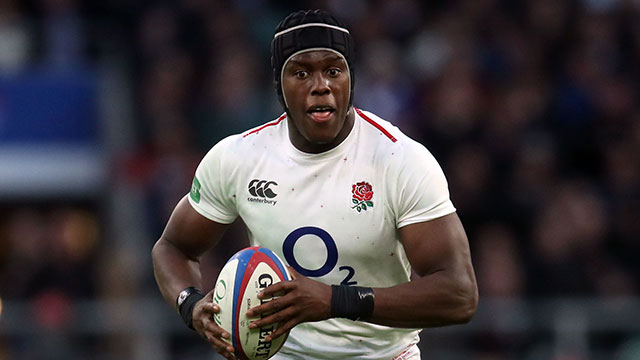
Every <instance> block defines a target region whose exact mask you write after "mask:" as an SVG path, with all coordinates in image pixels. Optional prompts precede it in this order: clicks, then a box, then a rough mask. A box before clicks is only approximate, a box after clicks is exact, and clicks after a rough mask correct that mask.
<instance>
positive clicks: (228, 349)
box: [205, 333, 233, 355]
mask: <svg viewBox="0 0 640 360" xmlns="http://www.w3.org/2000/svg"><path fill="white" fill-rule="evenodd" d="M205 340H207V342H208V343H209V344H211V347H213V349H214V350H215V351H217V352H218V353H220V354H223V355H224V353H228V354H231V353H233V346H231V344H229V343H227V342H225V341H224V340H222V339H220V338H219V337H217V336H215V335H214V334H212V333H207V334H206V335H205Z"/></svg>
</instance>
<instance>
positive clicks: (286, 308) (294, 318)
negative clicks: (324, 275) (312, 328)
mask: <svg viewBox="0 0 640 360" xmlns="http://www.w3.org/2000/svg"><path fill="white" fill-rule="evenodd" d="M289 272H290V273H291V276H292V278H293V280H291V281H282V282H279V283H276V284H273V285H271V286H269V287H267V288H266V289H264V290H262V291H261V292H260V293H259V294H258V297H259V298H260V299H268V298H271V297H273V296H279V297H277V298H275V299H273V300H270V301H269V302H267V303H265V304H262V305H259V306H256V307H254V308H252V309H249V311H247V316H248V317H256V316H261V315H262V316H264V318H262V319H259V320H256V321H254V322H252V323H251V324H250V325H249V327H250V328H252V329H256V328H260V327H263V326H266V325H270V324H274V323H279V326H278V328H277V329H276V330H275V331H274V332H273V333H271V334H270V335H269V336H267V338H266V339H265V340H266V341H271V340H273V339H275V338H277V337H278V336H281V335H283V334H285V333H286V332H287V331H289V330H291V329H292V328H293V327H294V326H296V325H298V324H300V323H303V322H308V321H320V320H326V319H328V318H330V317H331V287H330V286H329V285H326V284H323V283H321V282H318V281H315V280H312V279H309V278H308V277H304V276H302V275H300V274H298V273H297V272H296V271H295V270H293V268H291V267H289ZM267 314H268V315H267Z"/></svg>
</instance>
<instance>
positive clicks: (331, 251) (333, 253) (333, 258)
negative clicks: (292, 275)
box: [282, 226, 358, 285]
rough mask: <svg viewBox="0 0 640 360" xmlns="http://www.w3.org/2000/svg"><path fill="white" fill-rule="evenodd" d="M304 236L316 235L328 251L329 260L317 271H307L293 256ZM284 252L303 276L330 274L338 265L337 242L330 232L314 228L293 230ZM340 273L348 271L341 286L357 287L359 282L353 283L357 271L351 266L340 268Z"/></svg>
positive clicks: (287, 239) (289, 261) (283, 245)
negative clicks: (295, 247) (294, 248)
mask: <svg viewBox="0 0 640 360" xmlns="http://www.w3.org/2000/svg"><path fill="white" fill-rule="evenodd" d="M304 235H315V236H317V237H319V238H320V240H322V242H323V243H324V246H325V248H326V249H327V259H326V260H325V262H324V264H323V265H322V266H321V267H319V268H317V269H307V268H305V267H302V265H300V264H299V263H298V261H297V260H296V258H295V256H294V254H293V247H294V246H295V245H296V242H298V240H299V239H300V238H301V237H303V236H304ZM282 252H283V253H284V258H285V259H286V260H287V262H288V263H289V265H291V267H292V268H294V269H295V270H296V271H297V272H299V273H300V274H301V275H304V276H308V277H320V276H324V275H326V274H328V273H330V272H331V271H332V270H333V269H334V268H335V267H336V265H337V264H338V247H337V246H336V242H335V240H333V238H332V237H331V235H329V233H328V232H326V231H324V230H322V229H320V228H318V227H314V226H305V227H301V228H299V229H296V230H293V231H292V232H291V233H290V234H289V235H287V238H286V239H284V244H282ZM338 270H339V271H346V272H347V274H346V276H345V278H344V280H342V282H341V283H340V285H356V284H357V283H358V282H357V281H351V279H352V278H353V276H354V275H355V273H356V271H355V270H354V269H353V268H352V267H351V266H340V267H339V268H338Z"/></svg>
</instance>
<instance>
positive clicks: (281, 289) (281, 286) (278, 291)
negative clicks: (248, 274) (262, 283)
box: [258, 281, 295, 299]
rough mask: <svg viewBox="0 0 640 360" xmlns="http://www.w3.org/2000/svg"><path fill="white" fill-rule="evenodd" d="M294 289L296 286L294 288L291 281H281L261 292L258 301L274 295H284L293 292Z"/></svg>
mask: <svg viewBox="0 0 640 360" xmlns="http://www.w3.org/2000/svg"><path fill="white" fill-rule="evenodd" d="M294 287H295V286H292V284H291V283H290V282H289V281H281V282H278V283H275V284H273V285H269V286H267V287H266V288H265V289H264V290H262V291H260V292H259V293H258V299H267V298H270V297H273V296H274V295H283V294H285V293H287V292H289V291H291V289H293V288H294Z"/></svg>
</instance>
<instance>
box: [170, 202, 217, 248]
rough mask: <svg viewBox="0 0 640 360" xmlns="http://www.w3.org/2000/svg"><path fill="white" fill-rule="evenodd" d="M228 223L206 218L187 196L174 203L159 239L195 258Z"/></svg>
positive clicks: (215, 241) (209, 246) (215, 240)
mask: <svg viewBox="0 0 640 360" xmlns="http://www.w3.org/2000/svg"><path fill="white" fill-rule="evenodd" d="M228 226H229V225H227V224H221V223H218V222H215V221H212V220H209V219H207V218H206V217H204V216H203V215H201V214H200V213H198V212H197V211H196V210H195V209H194V208H193V206H191V204H190V203H189V201H188V199H187V196H185V197H184V198H182V199H181V200H180V201H179V202H178V204H177V205H176V207H175V209H174V210H173V213H172V214H171V217H170V218H169V221H168V222H167V226H166V227H165V229H164V232H163V233H162V236H161V240H163V241H167V242H169V243H171V244H172V245H173V246H175V247H176V248H178V249H179V250H180V251H182V252H183V253H184V254H185V255H187V256H189V257H191V258H193V259H195V258H197V257H199V256H200V255H202V254H203V253H204V252H205V251H207V250H208V249H209V248H211V247H212V246H213V245H215V244H216V243H217V242H218V240H220V238H221V237H222V235H223V234H224V232H225V230H226V229H227V227H228Z"/></svg>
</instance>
